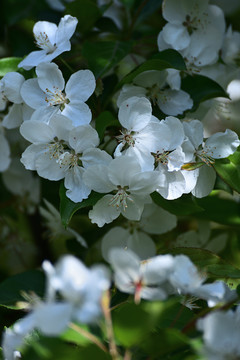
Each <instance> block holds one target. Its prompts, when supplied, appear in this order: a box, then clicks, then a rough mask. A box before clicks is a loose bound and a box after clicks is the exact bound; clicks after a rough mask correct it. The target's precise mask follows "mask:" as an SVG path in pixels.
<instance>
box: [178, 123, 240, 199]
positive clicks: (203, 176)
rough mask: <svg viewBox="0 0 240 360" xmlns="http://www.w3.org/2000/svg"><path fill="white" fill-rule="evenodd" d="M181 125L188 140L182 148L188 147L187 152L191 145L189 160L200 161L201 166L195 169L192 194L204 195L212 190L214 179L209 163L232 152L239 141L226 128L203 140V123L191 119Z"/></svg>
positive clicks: (232, 132) (233, 133)
mask: <svg viewBox="0 0 240 360" xmlns="http://www.w3.org/2000/svg"><path fill="white" fill-rule="evenodd" d="M183 125H184V131H185V134H186V136H187V138H188V141H186V142H185V143H184V144H183V148H184V147H185V146H186V147H188V148H189V153H191V150H190V148H191V147H192V154H193V158H192V160H191V162H194V163H195V162H196V160H197V161H198V162H199V161H200V162H202V166H200V168H199V169H197V170H198V178H197V183H196V186H195V188H194V189H193V190H192V194H193V195H194V196H196V197H204V196H207V195H208V194H209V193H210V192H211V191H212V189H213V187H214V183H215V179H216V173H215V171H214V169H213V168H212V166H211V165H212V164H214V161H215V159H222V158H226V157H228V156H229V155H231V154H233V153H234V152H235V151H236V149H237V147H238V146H239V144H240V141H239V139H238V136H237V134H236V133H235V132H234V131H232V130H229V129H227V130H226V131H225V132H224V133H222V132H218V133H215V134H213V135H212V136H210V137H209V138H208V139H207V140H206V141H205V142H204V141H203V140H204V139H203V125H202V123H201V122H200V121H198V120H192V121H191V122H189V123H188V122H184V124H183ZM184 167H185V166H184ZM184 167H183V168H184ZM190 171H191V170H190ZM194 171H196V170H194Z"/></svg>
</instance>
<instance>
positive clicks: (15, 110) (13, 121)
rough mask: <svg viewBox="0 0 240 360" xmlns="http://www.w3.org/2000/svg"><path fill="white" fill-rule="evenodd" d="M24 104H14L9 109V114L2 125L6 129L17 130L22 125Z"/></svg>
mask: <svg viewBox="0 0 240 360" xmlns="http://www.w3.org/2000/svg"><path fill="white" fill-rule="evenodd" d="M22 106H23V105H22V104H13V105H12V106H11V107H9V112H8V114H7V115H6V116H4V118H3V122H2V125H3V126H4V127H5V128H6V129H15V128H17V127H19V126H20V125H21V123H22V120H23V118H22Z"/></svg>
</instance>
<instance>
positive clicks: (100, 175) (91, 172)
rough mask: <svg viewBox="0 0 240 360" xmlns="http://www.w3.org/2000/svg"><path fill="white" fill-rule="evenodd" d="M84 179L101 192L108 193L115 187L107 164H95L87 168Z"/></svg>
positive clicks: (92, 187)
mask: <svg viewBox="0 0 240 360" xmlns="http://www.w3.org/2000/svg"><path fill="white" fill-rule="evenodd" d="M83 181H84V182H85V184H88V186H89V187H90V188H91V189H93V190H94V191H97V192H100V193H108V192H110V191H112V190H114V189H115V185H113V184H112V182H111V181H110V180H109V177H108V167H107V166H106V165H93V166H90V167H89V168H87V170H86V171H85V173H84V175H83Z"/></svg>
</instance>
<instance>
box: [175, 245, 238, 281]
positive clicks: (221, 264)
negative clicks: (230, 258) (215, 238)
mask: <svg viewBox="0 0 240 360" xmlns="http://www.w3.org/2000/svg"><path fill="white" fill-rule="evenodd" d="M168 253H171V254H173V255H179V254H184V255H187V256H188V257H189V258H190V259H191V260H192V262H193V263H194V264H195V265H196V266H197V267H199V269H202V270H203V271H204V272H206V273H207V274H208V276H209V277H211V278H217V279H222V278H226V279H229V278H231V279H239V278H240V269H238V268H236V267H234V266H233V265H231V264H229V263H227V262H226V261H224V260H223V259H221V258H220V257H219V256H218V255H216V254H214V253H212V252H211V251H209V250H206V249H199V248H174V249H171V250H170V251H169V249H168Z"/></svg>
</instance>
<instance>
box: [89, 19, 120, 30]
mask: <svg viewBox="0 0 240 360" xmlns="http://www.w3.org/2000/svg"><path fill="white" fill-rule="evenodd" d="M95 26H96V27H97V28H98V29H99V30H100V31H102V32H111V33H118V32H119V29H118V27H117V26H116V24H115V22H114V21H113V20H112V19H110V18H108V17H104V16H103V17H101V18H100V19H99V20H98V21H97V22H96V24H95Z"/></svg>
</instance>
